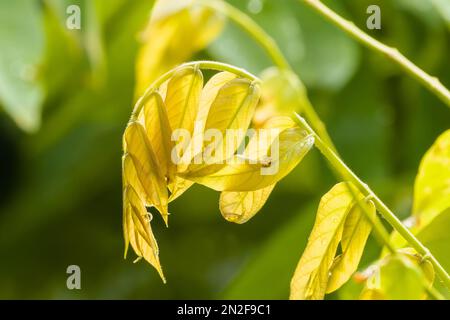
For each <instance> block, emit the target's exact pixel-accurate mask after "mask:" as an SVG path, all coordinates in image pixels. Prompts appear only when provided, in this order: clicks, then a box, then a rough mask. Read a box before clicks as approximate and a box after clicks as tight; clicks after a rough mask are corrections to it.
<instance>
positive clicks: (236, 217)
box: [219, 116, 295, 223]
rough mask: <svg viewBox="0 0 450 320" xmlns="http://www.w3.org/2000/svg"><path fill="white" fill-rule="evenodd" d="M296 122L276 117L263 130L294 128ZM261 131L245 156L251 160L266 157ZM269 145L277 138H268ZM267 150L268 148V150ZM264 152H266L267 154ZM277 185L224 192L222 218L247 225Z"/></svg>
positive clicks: (220, 205)
mask: <svg viewBox="0 0 450 320" xmlns="http://www.w3.org/2000/svg"><path fill="white" fill-rule="evenodd" d="M294 126H295V122H294V121H293V120H292V119H291V118H290V117H285V116H276V117H273V118H271V119H269V120H267V121H266V122H265V124H264V126H263V129H271V128H277V129H279V130H283V129H288V128H293V127H294ZM259 133H260V131H256V136H254V137H253V138H252V139H251V140H250V142H249V143H248V145H247V147H246V150H245V153H244V155H245V156H246V157H248V158H250V159H258V158H261V157H262V156H264V154H260V153H261V151H262V150H264V148H261V145H260V140H259V138H260V134H259ZM267 138H268V140H267V145H270V144H272V142H273V139H275V138H276V137H275V136H268V137H267ZM265 150H267V147H266V149H265ZM265 150H264V152H265ZM275 185H276V184H273V185H270V186H268V187H265V188H263V189H259V190H255V191H241V192H232V191H223V192H222V193H221V194H220V201H219V207H220V212H221V213H222V216H223V217H224V218H225V219H226V220H228V221H230V222H235V223H245V222H247V221H248V220H250V219H251V218H252V217H253V216H254V215H255V214H256V213H257V212H258V211H259V210H261V208H262V207H263V205H264V204H265V202H266V201H267V199H268V197H269V196H270V194H271V192H272V190H273V188H274V187H275Z"/></svg>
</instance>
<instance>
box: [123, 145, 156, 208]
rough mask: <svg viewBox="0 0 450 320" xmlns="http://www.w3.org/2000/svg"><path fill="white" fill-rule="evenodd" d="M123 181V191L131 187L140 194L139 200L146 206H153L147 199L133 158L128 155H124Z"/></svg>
mask: <svg viewBox="0 0 450 320" xmlns="http://www.w3.org/2000/svg"><path fill="white" fill-rule="evenodd" d="M122 179H123V186H124V188H123V189H125V188H126V187H127V186H131V187H132V188H133V190H134V191H135V192H136V193H137V194H138V196H139V198H140V199H142V200H143V201H144V205H146V206H151V201H150V200H149V199H148V198H147V192H146V191H145V190H144V188H143V187H142V184H141V181H140V180H139V177H138V174H137V172H136V168H135V167H134V163H133V159H131V156H130V155H129V154H128V153H126V154H124V155H123V157H122ZM124 211H125V208H124Z"/></svg>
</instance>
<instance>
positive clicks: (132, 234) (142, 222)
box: [123, 186, 166, 282]
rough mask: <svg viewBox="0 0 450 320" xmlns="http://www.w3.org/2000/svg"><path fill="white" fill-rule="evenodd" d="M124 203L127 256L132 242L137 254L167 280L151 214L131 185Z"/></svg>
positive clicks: (126, 192) (125, 191) (125, 192)
mask: <svg viewBox="0 0 450 320" xmlns="http://www.w3.org/2000/svg"><path fill="white" fill-rule="evenodd" d="M124 203H125V210H124V219H123V228H124V238H125V256H126V251H127V247H128V244H131V247H132V248H133V249H134V251H135V252H136V254H137V255H138V256H139V257H143V258H144V259H145V260H146V261H148V263H150V264H151V265H152V266H153V267H154V268H155V269H156V270H157V271H158V273H159V275H160V276H161V279H162V280H163V281H164V282H166V280H165V278H164V274H163V272H162V269H161V264H160V262H159V250H158V244H157V243H156V240H155V237H154V235H153V232H152V229H151V227H150V221H151V215H150V214H149V213H147V210H146V209H145V206H144V205H143V204H142V200H141V199H140V198H139V196H138V194H137V193H136V192H135V190H134V189H133V187H131V186H127V187H126V188H125V190H124Z"/></svg>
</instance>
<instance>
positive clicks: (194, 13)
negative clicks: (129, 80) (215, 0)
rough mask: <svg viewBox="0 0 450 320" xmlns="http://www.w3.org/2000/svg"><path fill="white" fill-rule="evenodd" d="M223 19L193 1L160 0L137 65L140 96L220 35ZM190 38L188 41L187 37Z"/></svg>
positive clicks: (148, 26)
mask: <svg viewBox="0 0 450 320" xmlns="http://www.w3.org/2000/svg"><path fill="white" fill-rule="evenodd" d="M223 25H224V19H223V17H222V16H221V15H218V14H217V13H216V12H214V11H213V10H211V9H209V8H204V7H199V6H195V7H194V6H192V1H190V0H182V1H180V0H160V1H158V2H157V3H156V4H155V8H154V10H153V12H152V16H151V18H150V20H149V23H148V25H147V27H146V29H145V30H144V31H143V33H142V35H141V42H142V47H141V49H140V51H139V53H138V57H137V63H136V74H137V87H136V94H137V96H139V95H141V94H142V93H143V92H144V91H145V88H146V87H147V86H149V85H150V84H151V83H152V82H153V81H154V80H155V79H156V78H157V77H158V76H160V75H162V74H163V73H165V72H166V71H168V70H169V69H171V68H173V67H175V66H176V65H178V64H180V63H182V62H184V61H186V60H188V59H189V58H190V57H191V56H192V55H193V54H194V53H196V52H197V51H199V50H201V49H203V48H205V47H206V46H207V45H208V44H209V43H210V42H211V41H212V40H214V38H215V37H217V35H218V34H219V33H220V32H221V30H222V28H223ZM187 34H188V35H189V36H188V37H186V35H187Z"/></svg>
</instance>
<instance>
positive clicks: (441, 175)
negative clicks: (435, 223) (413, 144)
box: [413, 130, 450, 225]
mask: <svg viewBox="0 0 450 320" xmlns="http://www.w3.org/2000/svg"><path fill="white" fill-rule="evenodd" d="M449 207H450V130H447V131H446V132H444V133H443V134H441V135H440V136H439V137H438V138H437V140H436V141H435V142H434V144H433V145H432V146H431V148H430V149H429V150H428V151H427V152H426V153H425V156H424V157H423V158H422V161H421V163H420V166H419V172H418V174H417V177H416V181H415V185H414V204H413V214H414V216H415V217H416V218H417V219H418V220H419V221H418V223H419V225H426V224H427V223H428V222H429V221H431V220H432V219H433V218H434V217H435V216H436V215H438V214H439V213H441V212H442V211H443V210H445V209H446V208H449Z"/></svg>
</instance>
